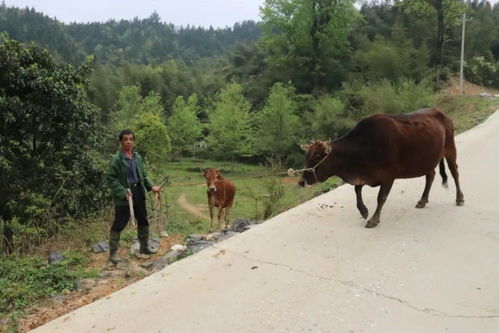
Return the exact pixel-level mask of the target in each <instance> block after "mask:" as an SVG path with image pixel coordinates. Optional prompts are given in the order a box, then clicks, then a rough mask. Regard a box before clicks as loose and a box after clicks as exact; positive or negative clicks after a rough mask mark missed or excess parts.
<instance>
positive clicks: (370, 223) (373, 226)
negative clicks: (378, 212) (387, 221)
mask: <svg viewBox="0 0 499 333" xmlns="http://www.w3.org/2000/svg"><path fill="white" fill-rule="evenodd" d="M378 223H379V222H374V221H369V222H367V224H366V225H365V227H366V228H368V229H371V228H376V226H377V225H378Z"/></svg>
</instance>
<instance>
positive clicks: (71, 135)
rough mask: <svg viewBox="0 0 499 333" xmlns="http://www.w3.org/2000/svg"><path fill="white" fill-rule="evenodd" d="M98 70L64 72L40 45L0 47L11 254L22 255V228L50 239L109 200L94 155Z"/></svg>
mask: <svg viewBox="0 0 499 333" xmlns="http://www.w3.org/2000/svg"><path fill="white" fill-rule="evenodd" d="M90 64H91V63H90V61H88V62H86V63H85V64H83V65H82V66H80V67H78V68H75V67H73V66H71V65H57V64H56V62H55V61H54V59H53V58H52V56H50V55H49V53H48V52H47V51H45V50H42V49H40V48H38V47H37V46H35V45H31V46H29V47H25V46H23V45H22V44H20V43H18V42H16V41H14V40H11V39H9V38H5V37H4V38H2V40H1V41H0V188H1V191H2V194H1V195H0V222H2V223H3V236H4V237H2V240H3V250H4V252H12V251H13V250H14V246H15V243H14V242H15V237H16V235H15V231H16V230H20V228H14V227H15V226H23V227H31V228H34V229H36V230H37V232H39V233H44V234H50V233H52V232H55V231H56V230H57V222H61V220H60V218H61V217H63V216H66V215H72V216H76V215H78V214H80V215H81V214H83V213H85V212H88V210H92V209H95V207H96V206H95V205H96V202H98V201H105V200H103V199H102V194H101V192H100V191H99V190H97V189H96V188H99V187H100V186H102V183H101V182H102V181H103V177H101V176H102V173H101V172H99V167H98V166H99V164H98V163H97V162H96V161H95V160H94V159H92V158H91V156H90V154H89V152H91V150H92V148H93V147H95V146H96V144H97V131H96V116H97V111H96V109H95V108H94V107H93V106H92V105H91V104H90V103H89V102H88V101H87V96H86V88H85V87H86V84H87V82H86V77H87V75H88V73H89V72H90ZM49 209H50V213H51V215H50V217H51V218H50V219H48V218H47V215H46V214H47V213H48V211H49ZM52 222H55V223H56V224H55V225H54V224H50V223H52ZM61 223H62V222H61ZM0 227H1V226H0ZM21 230H22V229H21Z"/></svg>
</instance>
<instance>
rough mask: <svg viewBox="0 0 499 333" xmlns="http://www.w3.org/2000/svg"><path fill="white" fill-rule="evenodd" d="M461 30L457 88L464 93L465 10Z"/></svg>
mask: <svg viewBox="0 0 499 333" xmlns="http://www.w3.org/2000/svg"><path fill="white" fill-rule="evenodd" d="M462 20H463V30H462V33H461V64H460V66H459V88H460V91H461V95H463V94H464V75H463V67H464V31H465V29H466V21H469V20H470V19H468V20H467V19H466V12H464V14H463V19H462Z"/></svg>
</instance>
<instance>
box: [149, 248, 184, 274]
mask: <svg viewBox="0 0 499 333" xmlns="http://www.w3.org/2000/svg"><path fill="white" fill-rule="evenodd" d="M177 245H179V244H177ZM179 246H180V247H177V248H176V249H175V250H172V251H170V252H168V253H167V254H165V255H164V256H162V257H161V258H159V259H158V260H155V261H151V262H148V263H146V264H144V265H142V267H144V268H145V269H148V270H152V271H154V272H157V271H160V270H162V269H163V268H165V267H166V266H168V265H170V264H171V263H173V262H175V261H177V260H178V259H180V258H181V257H182V256H183V255H184V253H185V252H186V250H187V248H186V247H185V246H183V245H179ZM172 247H175V245H174V246H172Z"/></svg>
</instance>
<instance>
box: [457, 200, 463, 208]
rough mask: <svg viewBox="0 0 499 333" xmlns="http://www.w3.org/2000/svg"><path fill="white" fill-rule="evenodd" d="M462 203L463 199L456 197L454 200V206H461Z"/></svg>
mask: <svg viewBox="0 0 499 333" xmlns="http://www.w3.org/2000/svg"><path fill="white" fill-rule="evenodd" d="M463 205H464V199H457V200H456V206H463Z"/></svg>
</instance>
